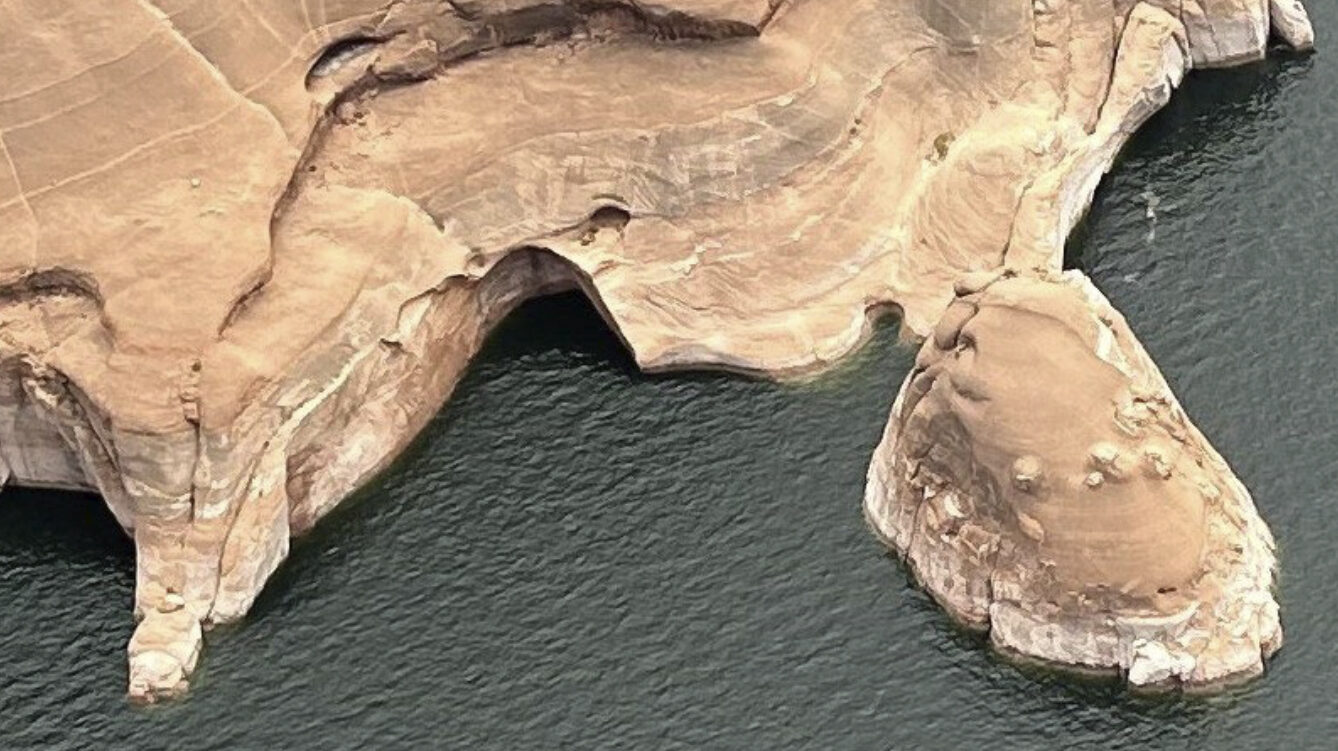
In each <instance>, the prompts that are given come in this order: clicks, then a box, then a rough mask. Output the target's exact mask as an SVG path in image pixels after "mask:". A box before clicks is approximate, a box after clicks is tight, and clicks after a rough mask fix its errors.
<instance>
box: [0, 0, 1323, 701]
mask: <svg viewBox="0 0 1338 751" xmlns="http://www.w3.org/2000/svg"><path fill="white" fill-rule="evenodd" d="M1270 23H1273V24H1274V25H1275V28H1276V29H1277V31H1278V33H1279V34H1280V35H1282V36H1283V37H1284V38H1285V39H1287V40H1289V41H1291V42H1292V43H1293V44H1295V45H1296V46H1305V45H1308V44H1309V39H1310V35H1309V26H1308V22H1307V21H1306V20H1305V14H1304V11H1303V10H1301V8H1300V6H1299V5H1297V4H1296V3H1294V2H1284V1H1283V0H1277V1H1276V2H1274V3H1272V5H1271V6H1270V5H1269V4H1267V2H1265V0H1196V1H1195V2H1188V1H1186V2H1167V1H1165V0H1155V2H1154V1H1153V0H1146V1H1143V2H1120V3H1109V2H1094V1H1092V0H1047V1H1046V2H1037V3H1033V2H1031V1H1030V0H1003V1H1002V2H988V3H985V2H977V1H976V0H914V1H913V2H911V1H908V0H842V1H841V2H836V1H835V0H790V1H789V2H780V0H660V1H658V2H655V3H631V2H626V3H620V2H602V1H601V2H585V1H584V0H565V1H564V2H548V1H540V0H533V1H531V0H468V1H466V0H460V2H454V3H442V2H440V1H439V0H395V1H394V2H390V1H389V0H340V1H339V2H334V1H333V0H332V1H331V2H325V3H321V4H319V9H318V8H317V7H316V6H315V5H314V4H311V3H299V2H292V1H291V0H250V2H245V3H191V2H172V3H166V2H162V0H102V1H100V2H96V3H90V2H84V3H76V2H74V1H73V0H0V25H3V28H4V29H5V30H6V36H5V43H4V44H2V45H0V74H3V75H0V476H4V477H6V478H7V480H8V481H9V482H14V483H22V484H29V485H39V486H60V487H77V488H87V489H92V490H96V491H97V492H99V493H100V494H101V495H102V496H103V498H104V499H105V501H106V503H107V504H108V506H109V507H110V508H111V510H112V512H113V513H114V514H115V515H116V518H117V519H118V520H119V521H120V523H121V524H122V525H123V526H124V527H125V528H126V530H127V531H129V532H130V533H132V534H133V535H134V539H135V545H136V548H137V586H136V598H135V599H136V604H135V607H136V612H137V613H140V614H141V615H142V620H141V622H140V625H139V628H138V629H137V631H136V636H135V637H134V639H133V641H132V649H131V665H130V672H131V680H130V685H131V692H132V694H133V695H134V696H136V697H137V698H141V699H151V698H154V697H157V696H166V695H175V694H176V693H178V692H179V691H180V690H181V689H182V688H183V687H184V685H185V681H186V680H187V678H186V677H187V676H188V674H189V673H190V671H191V670H192V669H193V666H194V664H195V655H196V653H197V652H198V648H199V642H200V637H199V633H200V627H201V626H208V625H211V624H214V623H220V622H225V621H229V620H235V619H237V618H240V617H241V616H242V615H243V614H245V612H246V611H247V609H248V608H249V606H250V603H251V602H252V601H253V600H254V598H255V596H256V594H257V593H258V592H259V590H260V588H261V587H262V586H264V583H265V581H266V580H267V579H268V577H269V576H270V574H271V573H272V572H273V571H274V569H275V567H277V566H278V565H279V562H280V561H281V560H282V559H283V558H284V556H285V555H286V554H287V551H288V541H289V538H290V536H292V535H294V534H300V533H301V532H303V531H306V530H307V529H310V527H311V526H312V525H313V524H314V523H316V521H317V520H319V519H320V518H321V517H322V516H323V515H325V514H326V513H328V512H329V511H330V509H332V508H333V507H334V506H335V505H336V504H338V503H339V502H340V501H341V500H342V499H343V498H344V497H346V496H347V495H348V494H349V493H350V492H352V491H353V490H354V489H355V488H357V487H358V486H359V485H360V484H361V483H363V482H364V481H365V480H366V479H367V478H368V477H370V476H371V475H372V474H374V473H375V472H377V471H379V470H381V469H382V468H384V467H386V466H387V464H388V463H389V462H390V461H391V460H392V459H393V458H394V457H395V456H396V454H397V453H398V452H399V451H400V450H401V449H402V448H403V447H404V445H405V444H406V443H407V442H408V441H409V440H410V439H411V438H412V437H413V435H414V434H415V433H416V432H417V431H418V430H419V429H420V428H422V426H423V425H424V424H425V423H426V421H427V420H428V419H429V418H430V417H431V415H433V414H434V413H436V412H437V410H439V409H440V407H441V406H442V404H444V403H445V401H446V399H447V397H448V396H449V394H450V392H451V389H452V387H453V386H454V384H455V383H456V381H457V379H458V377H459V375H460V373H461V372H462V371H463V369H464V368H465V366H466V364H467V363H468V362H469V359H470V357H471V356H472V355H473V353H474V352H475V351H476V350H477V348H478V346H479V344H480V342H481V341H482V338H483V336H484V335H485V334H486V332H487V331H488V329H489V328H490V327H491V326H492V325H493V324H494V323H495V322H496V321H497V320H498V319H499V318H500V317H501V316H503V315H505V313H506V312H507V311H508V310H509V309H510V308H512V307H513V306H514V305H516V304H518V303H519V302H521V301H523V300H524V299H526V298H528V297H532V296H534V295H539V294H544V293H546V292H551V291H554V290H558V289H572V288H577V289H581V290H583V291H585V293H586V294H588V295H589V296H590V297H591V298H592V299H593V300H594V302H595V303H596V304H597V306H598V307H599V309H600V310H601V311H602V312H603V313H604V315H605V316H606V318H607V320H608V322H609V325H610V326H611V327H612V328H613V329H614V330H615V331H616V332H617V333H618V335H619V336H620V337H621V338H622V339H623V341H624V342H626V344H627V346H628V347H629V349H630V350H631V352H632V354H633V355H634V356H635V358H636V360H637V362H638V363H639V364H640V365H641V366H642V367H643V368H645V369H647V370H664V369H672V368H686V367H712V368H724V369H729V370H733V371H738V372H744V373H750V374H757V375H765V376H772V377H784V376H793V375H800V374H807V373H811V372H813V371H815V370H818V369H820V368H822V367H825V366H827V365H829V364H830V363H832V362H834V361H836V360H838V359H839V358H840V357H841V356H842V355H844V354H846V353H848V352H850V351H851V350H852V349H854V348H855V347H857V346H858V345H859V344H860V343H861V342H862V341H863V340H864V338H865V337H866V336H867V334H868V332H869V330H870V325H871V320H872V319H873V318H874V317H876V316H877V315H878V314H880V312H883V311H888V310H894V309H895V310H898V311H900V313H901V314H902V319H903V320H902V323H903V328H904V330H905V332H906V333H907V335H909V336H912V337H917V338H919V337H926V336H931V334H932V341H933V342H934V345H935V347H936V351H937V350H943V351H949V350H950V351H951V352H952V353H953V357H956V358H960V359H962V360H963V361H969V360H970V359H972V358H974V357H977V356H978V352H977V347H978V343H977V342H976V341H975V340H974V339H973V338H972V337H971V336H969V335H967V334H965V333H963V332H969V331H970V330H972V327H973V326H975V325H976V323H975V318H976V317H977V315H978V314H977V312H976V310H975V308H974V307H972V306H971V305H970V304H969V303H967V302H965V301H962V302H960V303H954V304H953V307H952V308H950V309H948V311H947V314H946V315H945V313H944V311H945V308H946V307H947V306H948V304H949V302H951V301H952V300H953V296H954V292H953V290H954V288H955V289H956V290H958V293H959V294H961V295H963V296H970V295H973V294H976V293H977V292H978V291H979V290H981V289H983V288H984V286H985V285H988V284H989V282H990V279H992V278H993V273H992V272H994V271H996V270H997V269H999V268H1000V267H1006V268H1009V269H1013V270H1018V271H1029V270H1032V269H1038V268H1039V269H1045V268H1051V267H1054V266H1055V265H1057V264H1058V262H1059V259H1060V256H1061V255H1062V249H1063V244H1064V240H1065V238H1066V237H1067V235H1068V232H1069V230H1070V229H1071V228H1072V226H1073V224H1074V222H1076V221H1077V218H1078V217H1079V216H1080V215H1081V213H1082V212H1083V210H1084V209H1085V208H1086V206H1087V204H1088V202H1089V201H1090V198H1091V195H1092V191H1093V190H1095V188H1096V184H1097V182H1098V181H1099V179H1100V177H1101V175H1102V174H1103V173H1104V172H1105V170H1106V169H1108V168H1109V166H1110V164H1111V162H1112V160H1113V159H1114V157H1115V154H1116V153H1117V151H1118V149H1119V148H1120V146H1121V145H1122V144H1123V143H1124V142H1125V140H1126V139H1127V138H1128V137H1129V135H1130V134H1131V133H1132V132H1133V131H1134V129H1135V128H1136V127H1137V126H1138V125H1139V124H1140V123H1141V122H1143V120H1144V119H1146V118H1147V117H1148V116H1149V115H1151V113H1152V112H1154V111H1155V110H1156V109H1157V108H1158V107H1160V106H1161V105H1162V104H1163V103H1164V102H1165V101H1166V100H1167V98H1168V97H1169V96H1170V92H1171V89H1172V88H1173V87H1174V86H1176V85H1178V84H1179V83H1180V81H1181V79H1182V77H1183V75H1184V73H1185V71H1186V70H1187V69H1188V68H1189V67H1190V66H1191V65H1195V64H1225V63H1228V62H1232V61H1237V60H1244V59H1252V58H1255V57H1258V56H1260V55H1262V54H1263V52H1264V49H1265V43H1266V40H1267V35H1268V30H1269V24H1270ZM220 29H226V30H227V33H221V32H220ZM936 324H937V327H936ZM1122 341H1123V340H1121V341H1119V342H1114V343H1112V342H1105V343H1102V344H1101V345H1100V349H1101V351H1102V352H1108V353H1112V352H1113V353H1118V352H1119V351H1120V348H1121V346H1123V345H1122ZM940 345H941V346H940ZM994 388H995V386H994V385H993V384H992V383H991V381H990V380H989V379H988V378H981V377H974V376H969V375H968V374H967V373H966V372H965V371H963V372H962V374H961V375H960V377H959V378H958V380H957V381H956V382H955V393H956V394H957V395H958V396H959V397H960V398H961V399H963V400H964V403H963V405H962V408H963V410H966V411H968V412H969V411H970V410H971V409H975V410H982V409H988V404H989V402H988V401H986V398H987V397H988V396H989V395H990V394H991V393H992V391H993V389H994ZM1117 408H1118V410H1119V413H1118V414H1119V416H1118V418H1117V420H1116V423H1115V424H1116V428H1117V429H1118V430H1119V431H1120V435H1121V436H1122V437H1123V438H1122V440H1126V442H1125V443H1121V442H1118V441H1113V442H1114V443H1115V445H1117V446H1119V447H1120V452H1121V456H1127V457H1131V458H1132V457H1137V456H1140V455H1142V454H1140V449H1138V448H1137V447H1135V446H1133V445H1132V444H1128V443H1127V440H1133V439H1136V438H1138V437H1139V436H1140V435H1141V434H1142V433H1143V432H1146V431H1147V430H1148V428H1147V426H1148V425H1150V424H1158V421H1160V420H1162V419H1163V417H1164V415H1165V413H1166V410H1167V409H1168V406H1167V403H1165V402H1158V401H1156V400H1155V395H1153V396H1151V397H1146V398H1145V397H1144V396H1142V395H1131V396H1130V398H1129V401H1128V402H1127V403H1122V404H1120V405H1117ZM1069 415H1070V417H1073V418H1074V419H1078V418H1079V417H1082V416H1083V413H1081V412H1079V411H1072V412H1070V413H1069ZM1173 438H1174V440H1176V441H1179V440H1181V439H1182V438H1183V436H1179V435H1177V436H1173ZM1007 439H1008V436H1000V437H998V438H997V440H999V441H1004V442H1006V441H1007ZM1087 445H1089V444H1087V443H1084V444H1082V448H1083V450H1085V449H1086V446H1087ZM1168 445H1171V444H1170V443H1168ZM1175 445H1179V444H1175ZM1018 448H1019V449H1020V447H1018ZM1027 452H1030V449H1027V451H1026V452H1020V451H1019V452H1014V454H1013V455H1010V456H1008V457H1007V459H1006V461H1007V462H1008V463H1010V464H1011V463H1012V462H1013V461H1015V460H1016V459H1017V458H1018V456H1017V454H1018V453H1027ZM1037 457H1038V459H1039V461H1040V462H1042V465H1043V469H1042V470H1040V471H1038V473H1036V476H1035V477H1032V476H1031V473H1029V472H1028V471H1026V469H1027V468H1026V467H1025V466H1024V467H1023V468H1022V469H1023V470H1024V471H1022V472H1011V476H1010V477H1005V475H1002V474H1001V475H999V477H1003V478H1004V479H1006V480H1008V482H1005V483H1004V485H1003V486H1001V487H1004V488H1005V489H1007V488H1015V487H1017V486H1018V485H1021V486H1024V487H1026V488H1028V490H1027V491H1026V492H1029V493H1033V494H1037V495H1036V498H1037V500H1035V501H1034V503H1035V504H1037V505H1039V506H1043V505H1044V501H1043V500H1041V499H1042V498H1043V497H1045V494H1047V493H1061V492H1064V491H1065V490H1066V489H1067V488H1068V487H1069V485H1071V484H1072V483H1073V480H1072V478H1075V477H1077V478H1079V479H1081V478H1082V477H1083V476H1084V474H1085V471H1086V470H1084V469H1083V468H1079V467H1076V466H1069V465H1068V464H1065V463H1059V464H1052V462H1051V458H1050V457H1049V456H1047V455H1044V454H1039V453H1038V454H1037ZM1176 457H1177V455H1175V454H1168V455H1167V456H1166V457H1165V458H1164V461H1165V462H1166V463H1167V466H1169V467H1171V468H1172V469H1173V470H1174V468H1176V467H1179V466H1180V462H1179V460H1178V459H1177V458H1176ZM1001 461H1003V459H1001ZM1131 461H1132V459H1131ZM1150 466H1153V469H1154V470H1155V469H1156V466H1158V465H1155V463H1154V464H1153V465H1150ZM1008 470H1009V467H1008V466H1004V467H1003V468H1002V469H1001V470H1000V471H1003V472H1007V471H1008ZM926 471H927V470H926ZM1103 471H1105V470H1103ZM1133 474H1137V475H1138V476H1139V477H1143V475H1142V474H1138V473H1133ZM1019 476H1021V478H1022V479H1020V480H1019V479H1018V477H1019ZM1103 477H1105V475H1103ZM1133 484H1134V481H1133V480H1131V481H1130V482H1129V483H1126V484H1125V485H1122V486H1121V487H1125V486H1132V485H1133ZM1110 485H1113V483H1110V484H1108V485H1107V486H1106V487H1104V488H1103V489H1102V490H1101V491H1100V494H1101V496H1102V503H1100V504H1095V503H1094V504H1089V507H1091V508H1097V509H1108V510H1105V511H1098V512H1097V513H1101V514H1104V513H1114V512H1113V511H1110V510H1109V509H1116V508H1120V507H1121V506H1120V504H1119V503H1108V502H1106V500H1107V499H1105V496H1106V495H1108V494H1114V493H1117V492H1123V491H1115V490H1111V489H1110ZM934 487H937V486H935V485H934V484H933V483H932V482H929V478H928V477H926V478H925V484H924V489H925V491H926V492H929V491H930V490H931V489H933V488H934ZM944 492H945V494H944V495H942V496H941V497H938V498H937V500H936V501H935V504H934V505H933V509H934V512H933V513H934V519H935V523H936V524H937V525H939V527H941V529H942V530H944V534H948V533H951V535H952V536H953V539H954V540H957V541H959V542H960V543H961V545H960V549H961V550H964V551H969V554H970V556H973V557H974V558H978V559H980V560H988V559H990V558H991V557H992V556H994V555H995V553H996V551H995V547H996V545H997V542H998V535H997V533H996V532H995V531H993V530H994V527H993V526H992V524H993V522H992V521H991V520H990V519H986V518H983V517H982V516H981V511H980V509H981V508H986V509H989V508H994V506H993V505H992V504H990V503H987V502H986V501H987V500H989V499H984V498H978V497H975V496H973V495H971V494H969V493H966V492H960V493H951V492H948V491H946V490H945V491H944ZM1010 492H1012V491H1010ZM1017 492H1023V491H1022V490H1018V491H1017ZM1234 492H1235V491H1234V490H1231V491H1229V492H1228V493H1227V498H1226V499H1225V500H1224V501H1223V504H1224V505H1229V503H1228V502H1229V500H1230V498H1232V497H1234ZM1025 513H1026V514H1027V515H1028V517H1029V518H1032V519H1034V520H1035V522H1036V525H1039V530H1040V532H1041V533H1043V534H1038V533H1037V529H1036V528H1035V527H1033V525H1030V524H1027V523H1025V522H1021V521H1018V522H1012V521H1010V522H1009V524H1015V523H1016V524H1022V525H1024V526H1026V527H1027V528H1028V529H1029V530H1030V531H1029V532H1025V533H1024V534H1025V535H1033V536H1036V537H1039V538H1043V540H1044V542H1045V544H1046V545H1047V546H1050V545H1059V546H1064V545H1068V544H1071V536H1070V535H1069V534H1068V533H1067V532H1063V531H1061V530H1060V529H1059V527H1057V526H1056V524H1057V521H1056V519H1054V518H1052V517H1051V516H1049V515H1047V512H1045V511H1044V510H1043V509H1039V510H1028V511H1025ZM1173 516H1174V515H1173ZM1009 518H1010V519H1012V518H1013V517H1009ZM1016 518H1017V519H1019V520H1020V519H1021V518H1022V517H1016ZM996 521H997V520H996ZM1078 526H1079V527H1082V525H1081V524H1079V525H1078ZM1169 527H1170V528H1176V527H1175V525H1174V524H1171V525H1169ZM1027 539H1032V537H1030V536H1029V537H1027ZM902 542H903V543H904V542H905V541H902ZM1172 558H1173V559H1175V558H1174V556H1173V557H1172ZM1175 560H1179V559H1175ZM1182 563H1183V562H1182ZM1186 565H1187V564H1186ZM973 570H974V569H973V568H972V567H971V566H969V565H965V564H963V565H956V564H954V565H952V566H946V567H940V568H937V569H935V570H934V572H932V574H933V575H934V576H939V577H940V579H939V580H938V586H937V589H938V590H941V591H944V592H949V591H950V592H951V594H950V595H948V597H947V598H948V600H949V601H950V602H951V603H953V605H952V607H953V608H954V609H955V612H958V613H959V614H960V615H962V616H963V617H965V618H968V619H971V620H974V621H977V622H984V621H985V620H987V619H988V618H989V614H988V612H986V610H985V609H984V607H983V605H982V603H984V602H986V597H985V595H986V592H985V591H984V590H983V589H981V588H982V587H984V586H985V585H984V583H982V582H981V581H980V579H979V578H978V577H974V576H971V575H970V572H971V571H973ZM1079 573H1082V572H1077V573H1075V574H1074V575H1075V576H1076V575H1078V574H1079ZM1106 573H1109V572H1106ZM1270 602H1271V601H1270ZM1242 607H1243V606H1242ZM1126 662H1127V661H1126ZM1196 670H1201V667H1200V668H1196Z"/></svg>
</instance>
